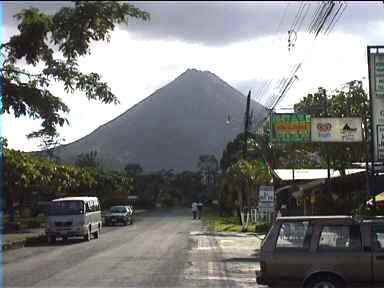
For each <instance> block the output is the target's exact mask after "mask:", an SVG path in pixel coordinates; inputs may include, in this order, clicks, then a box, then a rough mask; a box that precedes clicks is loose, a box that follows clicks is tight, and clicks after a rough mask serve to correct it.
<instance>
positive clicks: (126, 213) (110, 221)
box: [104, 205, 133, 225]
mask: <svg viewBox="0 0 384 288" xmlns="http://www.w3.org/2000/svg"><path fill="white" fill-rule="evenodd" d="M104 221H105V225H114V224H117V223H122V224H124V225H127V224H128V223H129V224H132V223H133V213H132V210H131V209H130V208H129V207H127V206H123V205H121V206H112V207H111V208H110V209H109V212H108V213H107V214H106V215H105V216H104Z"/></svg>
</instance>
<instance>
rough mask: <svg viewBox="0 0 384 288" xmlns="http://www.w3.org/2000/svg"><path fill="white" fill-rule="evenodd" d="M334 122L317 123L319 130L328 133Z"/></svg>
mask: <svg viewBox="0 0 384 288" xmlns="http://www.w3.org/2000/svg"><path fill="white" fill-rule="evenodd" d="M331 129H332V124H331V123H318V124H317V130H319V131H320V132H322V133H326V132H329V131H331Z"/></svg>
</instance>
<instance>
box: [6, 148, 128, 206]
mask: <svg viewBox="0 0 384 288" xmlns="http://www.w3.org/2000/svg"><path fill="white" fill-rule="evenodd" d="M3 157H4V160H5V161H4V164H5V166H4V196H5V207H4V208H8V207H10V205H11V203H12V202H19V203H21V204H22V205H23V204H25V203H28V202H29V203H31V202H33V201H34V198H35V197H37V198H41V197H39V196H42V195H44V198H46V200H50V199H52V198H55V197H57V195H58V194H61V195H65V196H85V195H87V196H98V197H99V198H100V200H101V202H102V203H103V201H106V200H108V199H116V198H120V199H122V198H124V199H126V198H127V196H128V195H129V193H130V192H131V191H132V182H133V181H132V177H129V176H127V175H125V174H123V173H120V172H117V171H102V170H98V169H93V168H81V167H77V166H74V165H60V164H58V163H56V162H54V161H50V160H47V159H44V158H40V157H37V156H32V155H31V154H29V153H24V152H20V151H15V150H11V149H4V151H3ZM32 192H37V195H33V194H32ZM35 200H36V199H35Z"/></svg>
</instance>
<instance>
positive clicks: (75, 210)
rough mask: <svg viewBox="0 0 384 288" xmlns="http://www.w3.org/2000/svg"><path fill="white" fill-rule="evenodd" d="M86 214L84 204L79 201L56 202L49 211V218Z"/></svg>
mask: <svg viewBox="0 0 384 288" xmlns="http://www.w3.org/2000/svg"><path fill="white" fill-rule="evenodd" d="M80 214H84V202H83V201H79V200H70V201H55V202H52V203H51V204H50V206H49V209H48V215H49V216H61V215H80Z"/></svg>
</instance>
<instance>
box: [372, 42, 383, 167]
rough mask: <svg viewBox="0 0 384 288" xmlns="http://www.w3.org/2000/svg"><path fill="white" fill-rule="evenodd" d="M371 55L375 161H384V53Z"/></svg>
mask: <svg viewBox="0 0 384 288" xmlns="http://www.w3.org/2000/svg"><path fill="white" fill-rule="evenodd" d="M375 50H376V53H369V57H370V59H369V61H370V67H369V70H370V79H369V81H370V84H371V85H370V87H371V89H372V91H370V95H371V97H372V118H373V143H374V152H375V153H374V158H375V161H384V53H382V52H379V51H378V49H375Z"/></svg>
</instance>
